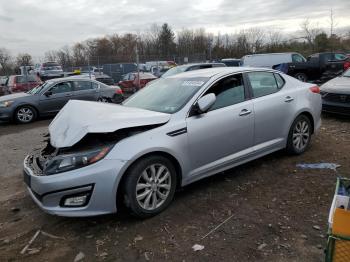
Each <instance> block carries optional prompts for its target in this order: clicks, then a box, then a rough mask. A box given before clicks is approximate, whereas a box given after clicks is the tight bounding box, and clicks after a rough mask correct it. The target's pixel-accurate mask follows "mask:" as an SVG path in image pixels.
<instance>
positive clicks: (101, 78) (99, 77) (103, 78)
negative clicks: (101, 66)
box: [94, 73, 114, 86]
mask: <svg viewBox="0 0 350 262" xmlns="http://www.w3.org/2000/svg"><path fill="white" fill-rule="evenodd" d="M94 77H95V80H96V81H98V82H101V83H103V84H105V85H108V86H113V85H114V80H113V78H112V77H110V76H109V75H106V74H103V73H95V75H94Z"/></svg>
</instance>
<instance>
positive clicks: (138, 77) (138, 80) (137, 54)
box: [135, 37, 140, 89]
mask: <svg viewBox="0 0 350 262" xmlns="http://www.w3.org/2000/svg"><path fill="white" fill-rule="evenodd" d="M135 52H136V65H137V88H139V89H140V58H139V48H138V37H137V38H136V48H135Z"/></svg>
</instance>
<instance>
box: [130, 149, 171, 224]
mask: <svg viewBox="0 0 350 262" xmlns="http://www.w3.org/2000/svg"><path fill="white" fill-rule="evenodd" d="M158 172H160V173H158ZM153 174H154V176H153ZM125 175H126V178H125V183H124V188H123V192H124V202H125V205H126V207H127V208H128V209H129V210H130V211H131V213H132V215H134V216H136V217H139V218H147V217H152V216H154V215H156V214H159V213H160V212H162V211H163V210H164V209H166V208H167V207H168V206H169V204H170V203H171V201H172V200H173V198H174V194H175V189H176V182H177V179H176V170H175V167H174V165H173V163H172V162H171V161H170V160H169V159H167V158H166V157H163V156H157V155H154V156H149V157H147V158H143V159H140V160H139V161H137V162H136V163H135V164H133V165H132V166H131V168H130V169H129V170H128V172H127V173H126V174H125ZM137 188H138V189H137ZM137 196H138V197H137Z"/></svg>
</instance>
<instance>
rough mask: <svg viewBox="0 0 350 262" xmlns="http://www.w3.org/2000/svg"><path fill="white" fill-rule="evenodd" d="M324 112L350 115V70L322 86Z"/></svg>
mask: <svg viewBox="0 0 350 262" xmlns="http://www.w3.org/2000/svg"><path fill="white" fill-rule="evenodd" d="M321 95H322V110H323V111H324V112H327V113H334V114H340V115H348V116H349V115H350V69H348V70H347V71H345V72H344V73H343V74H342V75H341V76H338V77H336V78H333V79H332V80H330V81H328V82H326V83H324V84H323V85H322V86H321Z"/></svg>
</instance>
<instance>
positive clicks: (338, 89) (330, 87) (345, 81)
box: [321, 77, 350, 94]
mask: <svg viewBox="0 0 350 262" xmlns="http://www.w3.org/2000/svg"><path fill="white" fill-rule="evenodd" d="M321 90H322V91H324V92H329V93H341V94H350V77H336V78H334V79H332V80H330V81H328V82H327V83H325V84H323V85H322V86H321Z"/></svg>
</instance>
